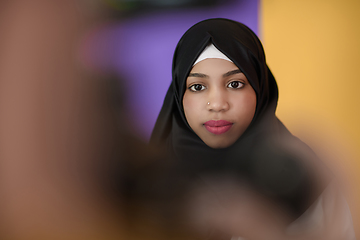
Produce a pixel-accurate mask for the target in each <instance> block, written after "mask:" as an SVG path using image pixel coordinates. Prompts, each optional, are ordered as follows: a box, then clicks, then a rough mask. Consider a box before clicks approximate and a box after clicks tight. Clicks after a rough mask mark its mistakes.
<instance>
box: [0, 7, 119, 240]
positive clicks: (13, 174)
mask: <svg viewBox="0 0 360 240" xmlns="http://www.w3.org/2000/svg"><path fill="white" fill-rule="evenodd" d="M91 3H95V1H93V2H90V1H89V2H86V1H74V0H65V1H63V0H62V1H42V0H35V1H16V0H15V1H13V0H12V1H2V2H1V3H0V35H1V40H0V52H1V55H0V112H1V118H0V132H1V134H0V149H1V151H0V169H1V170H0V171H1V173H0V176H1V177H0V195H1V202H0V212H1V214H0V228H1V231H0V234H1V237H0V238H1V239H99V238H101V239H103V238H104V237H105V238H106V237H110V236H111V235H119V234H120V232H121V228H119V227H118V226H119V221H120V222H121V220H119V218H118V215H116V214H113V212H114V209H112V208H111V207H109V206H108V205H107V204H104V199H103V195H101V194H99V192H100V189H99V183H98V182H97V181H96V178H95V171H94V170H96V169H97V167H98V166H97V165H99V164H101V160H102V159H104V158H106V157H107V155H106V153H107V152H108V149H109V146H111V143H112V141H113V140H112V135H111V133H112V132H113V129H114V128H116V126H115V124H112V123H111V121H112V120H111V119H112V118H111V116H110V115H109V111H108V109H107V108H106V104H105V103H104V100H103V99H104V98H103V96H102V94H105V93H104V92H102V91H101V90H102V89H104V87H103V84H104V83H102V82H101V78H98V77H97V76H95V74H94V73H91V72H90V71H89V69H84V68H83V66H82V64H81V63H80V61H79V56H78V51H79V46H80V44H81V41H82V38H83V37H84V34H86V32H87V31H88V30H89V29H90V28H91V27H93V26H94V24H96V23H99V22H100V21H101V19H102V16H101V15H100V13H101V8H99V9H96V8H93V5H91ZM90 75H92V76H90ZM115 226H116V227H115ZM120 226H121V225H120Z"/></svg>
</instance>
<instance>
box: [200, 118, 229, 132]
mask: <svg viewBox="0 0 360 240" xmlns="http://www.w3.org/2000/svg"><path fill="white" fill-rule="evenodd" d="M204 125H205V128H206V130H208V131H209V132H211V133H213V134H216V135H220V134H223V133H225V132H227V131H229V130H230V128H231V127H232V125H233V123H232V122H228V121H225V120H218V121H215V120H210V121H207V122H206V123H204Z"/></svg>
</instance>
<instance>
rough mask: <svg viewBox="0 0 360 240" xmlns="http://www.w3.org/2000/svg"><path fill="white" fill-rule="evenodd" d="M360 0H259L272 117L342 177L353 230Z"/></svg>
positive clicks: (359, 199)
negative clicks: (275, 100) (274, 102)
mask: <svg viewBox="0 0 360 240" xmlns="http://www.w3.org/2000/svg"><path fill="white" fill-rule="evenodd" d="M359 12H360V1H359V0H341V1H340V0H291V1H289V0H262V1H261V13H260V16H262V19H261V21H260V37H261V39H262V41H263V44H264V48H265V52H266V54H267V62H268V64H269V67H270V68H271V70H272V72H273V73H274V75H275V78H276V79H277V82H278V85H279V91H280V97H279V105H278V110H277V115H278V117H279V118H280V119H281V120H282V121H283V122H284V123H285V125H286V126H287V127H288V128H289V129H290V130H291V131H292V132H293V133H294V134H295V135H297V136H300V138H302V139H304V140H305V141H306V142H307V143H309V144H310V145H311V146H312V147H313V148H315V150H316V151H319V152H320V153H319V155H320V156H323V157H325V158H324V161H325V163H326V164H328V165H329V166H330V167H332V170H333V171H334V172H335V173H336V174H338V175H339V176H340V178H341V179H342V180H343V181H344V184H345V186H347V188H344V191H345V194H346V195H347V197H348V201H349V204H350V208H351V211H352V213H353V218H354V226H355V228H356V234H357V236H358V237H359V236H360V229H359V228H358V227H356V226H360V207H359V206H358V205H360V204H358V203H360V186H359V185H360V177H359V176H358V175H360V174H359V173H360V106H359V105H360V14H359Z"/></svg>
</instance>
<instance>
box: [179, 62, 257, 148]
mask: <svg viewBox="0 0 360 240" xmlns="http://www.w3.org/2000/svg"><path fill="white" fill-rule="evenodd" d="M183 106H184V112H185V116H186V119H187V121H188V123H189V125H190V127H191V128H192V129H193V131H194V132H195V133H196V134H197V135H198V136H199V137H200V138H201V140H203V142H204V143H205V144H206V145H208V146H209V147H212V148H226V147H229V146H230V145H232V144H233V143H234V142H235V141H236V140H237V139H238V138H239V137H240V136H241V135H242V134H243V133H244V131H245V130H246V128H247V127H248V126H249V124H250V123H251V121H252V119H253V117H254V114H255V109H256V93H255V91H254V89H253V88H252V87H251V85H250V84H249V81H248V80H247V78H246V77H245V75H244V74H243V73H242V72H241V71H240V70H239V68H238V67H237V66H236V65H235V64H234V63H232V62H230V61H227V60H223V59H218V58H208V59H205V60H203V61H201V62H199V63H197V64H195V66H194V67H193V68H192V70H191V72H190V74H189V76H188V78H187V80H186V90H185V93H184V98H183Z"/></svg>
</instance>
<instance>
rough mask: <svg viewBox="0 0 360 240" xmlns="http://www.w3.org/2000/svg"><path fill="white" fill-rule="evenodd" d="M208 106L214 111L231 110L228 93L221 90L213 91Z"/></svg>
mask: <svg viewBox="0 0 360 240" xmlns="http://www.w3.org/2000/svg"><path fill="white" fill-rule="evenodd" d="M207 108H208V110H209V111H213V112H221V111H227V110H229V108H230V105H229V101H228V99H227V97H226V93H225V92H223V91H221V90H216V91H212V92H211V93H210V94H209V101H208V102H207Z"/></svg>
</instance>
